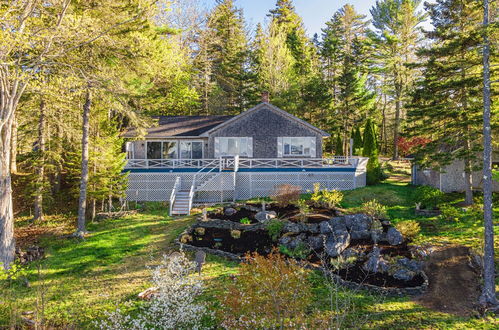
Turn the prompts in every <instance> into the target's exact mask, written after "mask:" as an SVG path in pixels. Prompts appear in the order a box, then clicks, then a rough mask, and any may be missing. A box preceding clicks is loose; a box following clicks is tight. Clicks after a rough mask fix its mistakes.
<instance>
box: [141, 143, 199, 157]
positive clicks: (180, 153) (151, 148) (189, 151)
mask: <svg viewBox="0 0 499 330" xmlns="http://www.w3.org/2000/svg"><path fill="white" fill-rule="evenodd" d="M146 149H147V159H179V158H181V159H200V158H203V142H202V141H180V142H177V141H147V147H146Z"/></svg>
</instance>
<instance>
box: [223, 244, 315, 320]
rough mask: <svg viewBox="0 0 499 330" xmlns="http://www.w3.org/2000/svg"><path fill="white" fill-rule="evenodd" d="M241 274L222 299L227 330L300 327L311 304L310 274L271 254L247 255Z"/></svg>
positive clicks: (273, 253) (276, 254) (225, 289)
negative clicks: (265, 255) (266, 255)
mask: <svg viewBox="0 0 499 330" xmlns="http://www.w3.org/2000/svg"><path fill="white" fill-rule="evenodd" d="M247 259H248V262H247V263H244V264H242V265H241V269H240V275H239V276H237V277H236V278H235V280H234V282H232V283H231V284H229V285H228V286H227V287H224V291H225V292H224V293H223V294H221V295H220V296H219V300H220V302H221V310H220V311H219V313H220V314H219V317H220V319H221V320H222V324H221V325H222V327H224V328H226V329H234V328H235V329H273V328H281V329H282V328H300V327H301V325H303V324H304V322H305V321H304V320H305V311H306V309H307V307H308V306H309V305H310V303H311V297H312V294H311V286H310V284H309V282H308V271H307V270H305V269H303V268H302V267H300V266H299V265H298V264H297V263H296V262H295V261H293V260H289V261H286V260H285V258H284V257H283V256H282V255H280V254H279V253H277V252H276V251H274V252H272V253H271V254H270V255H268V257H264V256H261V255H259V254H257V253H253V254H251V255H250V254H248V255H247Z"/></svg>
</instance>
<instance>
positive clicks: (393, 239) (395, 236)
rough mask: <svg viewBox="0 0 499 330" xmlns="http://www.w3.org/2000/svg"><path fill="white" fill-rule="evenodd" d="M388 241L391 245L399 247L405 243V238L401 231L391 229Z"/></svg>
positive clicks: (387, 236) (388, 233)
mask: <svg viewBox="0 0 499 330" xmlns="http://www.w3.org/2000/svg"><path fill="white" fill-rule="evenodd" d="M386 240H387V241H388V244H390V245H399V244H402V242H403V241H404V237H403V236H402V234H401V233H400V231H398V230H397V228H395V227H391V228H390V229H388V231H387V232H386Z"/></svg>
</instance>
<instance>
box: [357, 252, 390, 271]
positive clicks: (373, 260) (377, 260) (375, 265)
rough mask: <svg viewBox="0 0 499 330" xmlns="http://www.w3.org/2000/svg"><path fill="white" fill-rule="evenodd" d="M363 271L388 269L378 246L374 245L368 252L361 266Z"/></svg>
mask: <svg viewBox="0 0 499 330" xmlns="http://www.w3.org/2000/svg"><path fill="white" fill-rule="evenodd" d="M362 268H364V270H365V271H367V272H370V273H385V272H387V271H388V269H389V266H388V263H387V262H386V261H385V260H384V259H383V257H382V256H381V251H380V249H379V247H377V246H376V247H374V248H373V250H372V251H371V253H369V255H368V258H367V261H366V262H365V263H364V265H363V266H362Z"/></svg>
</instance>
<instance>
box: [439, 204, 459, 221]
mask: <svg viewBox="0 0 499 330" xmlns="http://www.w3.org/2000/svg"><path fill="white" fill-rule="evenodd" d="M440 210H441V213H440V215H439V218H440V219H441V220H444V221H449V222H457V221H459V219H460V218H461V216H462V213H461V212H460V211H459V210H458V209H456V208H455V207H453V206H442V207H441V209H440Z"/></svg>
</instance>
